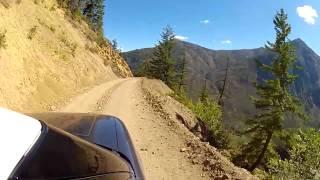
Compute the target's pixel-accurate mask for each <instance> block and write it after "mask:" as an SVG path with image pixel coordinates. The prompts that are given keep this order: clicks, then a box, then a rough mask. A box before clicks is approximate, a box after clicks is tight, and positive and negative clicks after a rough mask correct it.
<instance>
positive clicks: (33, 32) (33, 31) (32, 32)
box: [28, 26, 38, 40]
mask: <svg viewBox="0 0 320 180" xmlns="http://www.w3.org/2000/svg"><path fill="white" fill-rule="evenodd" d="M37 29H38V26H33V27H32V28H31V29H30V30H29V32H28V39H30V40H32V39H33V38H34V36H35V35H36V34H37Z"/></svg>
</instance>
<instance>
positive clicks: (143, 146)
mask: <svg viewBox="0 0 320 180" xmlns="http://www.w3.org/2000/svg"><path fill="white" fill-rule="evenodd" d="M143 81H144V79H140V78H128V79H119V80H115V81H110V82H106V83H104V84H101V85H98V86H95V87H94V88H92V89H91V90H89V91H87V92H86V93H84V94H82V95H80V96H77V97H75V98H73V99H72V100H71V101H70V103H69V104H67V105H66V106H65V107H63V108H62V109H61V110H60V111H64V112H98V113H104V114H110V115H114V116H116V117H119V118H120V119H122V120H123V122H124V123H125V124H126V126H127V128H128V130H129V132H130V134H131V136H132V139H133V141H134V144H135V147H136V150H137V152H138V153H139V155H140V157H141V160H142V163H143V165H144V169H145V174H146V177H147V179H174V180H177V179H183V180H184V179H210V178H213V176H214V175H217V176H216V177H218V176H219V177H220V178H221V177H223V175H224V174H223V173H220V174H211V176H210V172H208V171H206V170H205V166H204V164H203V163H202V162H200V160H196V158H195V157H193V158H192V157H191V156H192V155H194V154H195V153H192V152H191V150H190V147H187V146H188V145H187V144H188V141H189V140H192V138H194V139H193V140H195V139H196V138H195V137H193V136H191V135H190V134H189V135H188V131H187V130H186V129H185V128H184V127H183V125H181V124H180V125H178V124H174V122H173V121H171V120H170V118H172V117H170V115H169V114H167V115H168V116H169V117H165V116H164V115H163V114H161V113H159V112H156V111H157V110H156V107H157V105H156V104H152V102H151V101H150V93H149V92H146V91H147V87H145V86H146V85H144V83H143ZM148 84H149V87H148V88H151V89H159V91H164V92H166V91H169V90H168V88H166V86H164V85H163V84H161V83H148ZM151 99H152V98H151ZM190 138H191V139H190ZM189 146H190V144H189ZM197 148H198V147H197ZM199 148H202V147H200V146H199ZM196 153H197V154H199V156H201V153H202V152H196ZM202 155H204V154H203V153H202ZM220 168H222V169H223V167H220ZM208 170H210V169H208ZM219 172H220V171H219ZM238 174H239V173H238ZM226 177H229V178H231V175H228V176H226ZM239 177H240V176H239ZM248 177H250V176H248V175H247V174H246V176H245V177H242V178H241V177H240V179H249V178H248Z"/></svg>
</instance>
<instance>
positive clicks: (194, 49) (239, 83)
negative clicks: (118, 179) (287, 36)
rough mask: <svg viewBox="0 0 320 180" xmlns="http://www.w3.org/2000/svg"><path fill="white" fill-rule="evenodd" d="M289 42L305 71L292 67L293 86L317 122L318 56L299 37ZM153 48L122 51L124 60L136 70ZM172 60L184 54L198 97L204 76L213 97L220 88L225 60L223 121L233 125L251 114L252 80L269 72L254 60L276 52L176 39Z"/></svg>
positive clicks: (292, 123)
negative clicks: (212, 46) (207, 45)
mask: <svg viewBox="0 0 320 180" xmlns="http://www.w3.org/2000/svg"><path fill="white" fill-rule="evenodd" d="M292 44H293V45H294V47H295V48H296V55H297V65H299V66H302V67H303V68H304V70H300V71H299V70H295V73H297V74H298V75H299V79H298V80H297V81H296V82H295V84H294V85H293V86H292V92H294V93H295V95H297V96H298V97H299V98H300V99H301V100H302V101H303V102H304V104H305V107H306V111H307V112H308V114H310V116H311V121H310V124H312V125H313V126H318V125H319V123H320V120H317V119H319V117H320V115H319V114H320V113H319V112H320V81H319V80H320V57H319V56H318V55H317V54H316V53H315V52H314V51H313V50H312V49H311V48H310V47H308V45H307V44H306V43H305V42H304V41H303V40H301V39H295V40H293V41H292ZM152 52H153V48H145V49H140V50H134V51H130V52H126V53H123V56H124V58H125V59H126V61H127V63H128V64H129V66H130V67H131V69H132V70H133V72H135V71H136V70H137V69H138V67H139V65H140V64H141V63H142V62H143V61H149V60H151V58H152ZM173 54H174V59H175V60H176V61H181V60H182V58H183V57H184V56H185V57H186V61H187V74H188V75H187V79H186V84H187V87H186V89H187V92H188V94H189V95H190V96H191V97H192V98H193V99H195V100H196V99H197V98H198V96H199V93H200V89H201V87H202V86H203V85H204V83H205V80H206V79H207V87H208V90H209V93H210V95H211V96H212V97H214V96H215V95H217V94H218V93H219V87H221V83H219V80H222V79H223V77H224V75H225V70H224V69H225V68H226V64H227V59H229V60H230V66H231V70H230V73H229V77H228V79H229V80H228V82H227V89H226V94H225V95H226V96H225V100H224V102H225V103H224V111H225V117H224V119H225V123H226V124H227V125H230V126H232V127H234V128H237V127H238V126H241V124H242V122H243V121H244V120H245V119H247V118H248V117H249V116H251V115H253V113H254V107H253V105H252V103H251V101H250V96H253V95H255V87H254V85H253V84H254V83H255V82H256V81H261V80H262V79H265V78H268V74H266V73H265V72H263V71H261V70H259V69H258V68H257V67H256V61H255V60H259V61H261V62H263V63H269V62H271V60H272V59H273V58H274V56H275V54H274V53H272V52H270V51H268V50H267V49H265V48H256V49H242V50H211V49H208V48H204V47H201V46H199V45H196V44H192V43H189V42H185V41H178V40H177V41H176V46H175V48H174V52H173ZM286 123H287V124H286V126H296V125H297V123H298V122H296V120H295V119H289V120H288V122H286Z"/></svg>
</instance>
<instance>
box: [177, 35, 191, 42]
mask: <svg viewBox="0 0 320 180" xmlns="http://www.w3.org/2000/svg"><path fill="white" fill-rule="evenodd" d="M174 38H175V39H178V40H181V41H184V40H187V39H189V38H188V37H185V36H179V35H176V36H175V37H174Z"/></svg>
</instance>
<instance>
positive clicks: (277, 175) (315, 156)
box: [268, 129, 320, 180]
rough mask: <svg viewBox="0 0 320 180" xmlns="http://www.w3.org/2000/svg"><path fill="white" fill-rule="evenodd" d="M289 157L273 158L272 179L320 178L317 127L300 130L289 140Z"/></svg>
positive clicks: (270, 166) (319, 136) (269, 165)
mask: <svg viewBox="0 0 320 180" xmlns="http://www.w3.org/2000/svg"><path fill="white" fill-rule="evenodd" d="M289 144H290V148H289V156H290V157H289V158H288V159H285V160H279V159H271V160H270V162H269V164H268V168H269V173H270V174H271V177H270V178H271V179H288V180H289V179H320V133H319V131H317V130H315V129H305V130H299V131H298V133H297V134H294V135H292V136H291V139H290V140H289Z"/></svg>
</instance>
